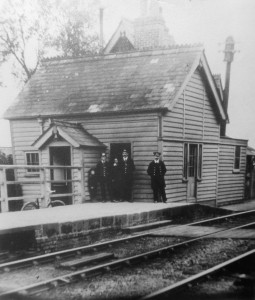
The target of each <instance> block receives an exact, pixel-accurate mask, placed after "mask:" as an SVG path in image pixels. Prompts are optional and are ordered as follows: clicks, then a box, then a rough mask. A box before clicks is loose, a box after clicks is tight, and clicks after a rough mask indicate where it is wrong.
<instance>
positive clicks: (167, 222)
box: [122, 220, 172, 233]
mask: <svg viewBox="0 0 255 300" xmlns="http://www.w3.org/2000/svg"><path fill="white" fill-rule="evenodd" d="M171 222H172V221H171V220H164V221H158V222H153V223H147V224H140V225H136V226H131V227H126V228H123V229H122V231H123V232H124V233H136V232H139V231H145V230H150V229H154V228H159V227H163V226H168V225H170V224H171Z"/></svg>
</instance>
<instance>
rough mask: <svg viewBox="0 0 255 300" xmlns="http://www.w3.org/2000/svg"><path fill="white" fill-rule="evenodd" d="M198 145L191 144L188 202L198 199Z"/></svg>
mask: <svg viewBox="0 0 255 300" xmlns="http://www.w3.org/2000/svg"><path fill="white" fill-rule="evenodd" d="M197 154H198V145H196V144H189V151H188V174H187V175H188V178H187V179H188V195H187V197H188V200H191V201H192V200H195V199H196V192H197V186H196V177H197V159H198V155H197Z"/></svg>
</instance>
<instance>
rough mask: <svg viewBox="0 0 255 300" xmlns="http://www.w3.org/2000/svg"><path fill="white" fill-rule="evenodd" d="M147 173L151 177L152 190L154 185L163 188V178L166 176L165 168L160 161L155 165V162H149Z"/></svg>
mask: <svg viewBox="0 0 255 300" xmlns="http://www.w3.org/2000/svg"><path fill="white" fill-rule="evenodd" d="M147 173H148V175H150V177H151V187H152V188H154V187H155V185H160V186H163V187H165V179H164V176H165V174H166V166H165V164H164V162H163V161H161V160H160V161H159V162H158V163H155V161H154V160H153V161H152V162H150V164H149V166H148V169H147Z"/></svg>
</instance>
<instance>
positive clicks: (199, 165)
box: [182, 143, 203, 182]
mask: <svg viewBox="0 0 255 300" xmlns="http://www.w3.org/2000/svg"><path fill="white" fill-rule="evenodd" d="M191 145H196V146H197V157H196V171H195V178H196V181H198V182H200V181H202V177H203V144H201V143H184V146H183V173H182V181H183V182H188V167H189V157H190V146H191Z"/></svg>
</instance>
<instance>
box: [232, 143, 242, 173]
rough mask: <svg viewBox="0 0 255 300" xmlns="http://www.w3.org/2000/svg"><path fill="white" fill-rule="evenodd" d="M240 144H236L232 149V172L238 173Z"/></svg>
mask: <svg viewBox="0 0 255 300" xmlns="http://www.w3.org/2000/svg"><path fill="white" fill-rule="evenodd" d="M240 165H241V146H238V145H236V146H235V149H234V162H233V173H240Z"/></svg>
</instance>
